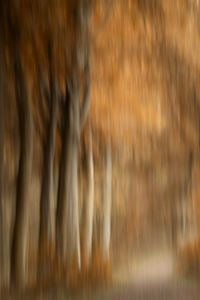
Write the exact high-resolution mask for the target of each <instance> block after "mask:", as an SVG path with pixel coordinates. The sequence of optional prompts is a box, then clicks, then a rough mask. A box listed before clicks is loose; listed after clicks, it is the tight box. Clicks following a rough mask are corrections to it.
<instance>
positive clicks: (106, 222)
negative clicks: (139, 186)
mask: <svg viewBox="0 0 200 300" xmlns="http://www.w3.org/2000/svg"><path fill="white" fill-rule="evenodd" d="M105 168H106V174H105V185H104V198H103V259H104V261H106V262H107V261H109V255H110V234H111V207H112V153H111V145H110V143H109V144H108V146H107V149H106V161H105Z"/></svg>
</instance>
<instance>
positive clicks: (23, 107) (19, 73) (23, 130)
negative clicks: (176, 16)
mask: <svg viewBox="0 0 200 300" xmlns="http://www.w3.org/2000/svg"><path fill="white" fill-rule="evenodd" d="M15 51H16V54H15V55H16V56H15V66H14V68H15V85H16V87H15V88H16V100H17V106H18V115H19V127H20V141H21V148H20V159H19V171H18V179H17V196H16V209H15V221H14V229H13V240H12V253H11V256H12V257H11V276H12V278H11V279H12V283H13V284H14V285H17V286H19V287H22V288H23V287H24V285H25V283H26V252H27V238H28V237H27V234H28V213H29V210H28V207H29V200H30V193H29V187H30V181H31V166H32V150H33V149H32V148H33V120H32V112H31V103H30V99H29V95H28V93H29V91H28V89H27V83H26V79H25V76H24V72H23V70H22V65H21V60H20V55H19V49H15Z"/></svg>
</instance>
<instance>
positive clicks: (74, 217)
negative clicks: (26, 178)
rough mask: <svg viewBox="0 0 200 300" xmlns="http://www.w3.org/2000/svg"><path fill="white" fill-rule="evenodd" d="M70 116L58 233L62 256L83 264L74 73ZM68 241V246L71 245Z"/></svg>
mask: <svg viewBox="0 0 200 300" xmlns="http://www.w3.org/2000/svg"><path fill="white" fill-rule="evenodd" d="M67 95H68V97H67V99H66V106H67V118H66V121H65V129H64V140H63V147H62V148H63V149H62V155H61V166H60V179H59V180H60V182H59V198H58V206H57V237H58V245H59V251H60V253H61V256H62V260H64V261H66V260H67V262H68V263H69V262H71V259H72V258H73V255H75V256H76V260H77V264H78V266H79V268H80V235H79V207H78V146H79V140H80V107H79V105H80V104H79V87H78V86H77V79H76V78H75V77H74V78H73V79H72V81H71V83H69V84H68V87H67ZM67 244H68V247H67Z"/></svg>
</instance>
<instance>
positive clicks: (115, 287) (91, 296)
mask: <svg viewBox="0 0 200 300" xmlns="http://www.w3.org/2000/svg"><path fill="white" fill-rule="evenodd" d="M113 274H114V275H113V281H112V284H110V285H109V284H108V285H107V286H99V287H96V288H92V289H85V290H83V291H82V292H77V293H73V295H72V294H70V293H68V292H66V291H65V290H62V289H57V290H55V289H52V291H48V292H47V293H44V294H41V295H38V296H36V295H34V296H31V295H30V294H29V295H27V296H24V297H22V295H21V297H19V298H18V297H16V295H15V297H8V298H7V297H6V298H5V300H7V299H9V300H12V299H25V300H28V299H30V300H32V299H39V300H43V299H45V300H95V299H96V300H105V299H108V300H131V299H133V300H178V299H181V300H197V299H200V287H198V283H197V282H194V281H192V280H185V279H181V278H178V277H177V276H176V274H175V272H174V264H173V256H172V253H171V252H170V251H167V250H161V251H160V250H159V251H158V250H157V251H155V250H154V251H150V252H149V251H148V250H147V251H145V253H140V254H138V255H134V258H132V259H128V262H126V263H123V264H122V265H121V266H117V267H116V268H114V270H113ZM2 300H4V299H3V298H2Z"/></svg>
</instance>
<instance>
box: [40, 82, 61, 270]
mask: <svg viewBox="0 0 200 300" xmlns="http://www.w3.org/2000/svg"><path fill="white" fill-rule="evenodd" d="M57 100H58V99H57V97H56V88H55V84H54V86H53V87H52V92H51V110H50V123H49V128H48V134H47V141H46V145H45V151H44V165H43V178H42V191H41V200H40V233H39V264H41V263H42V261H43V259H44V258H45V257H44V256H47V259H49V255H53V253H54V245H55V214H54V155H55V135H56V122H57V112H58V103H57V102H58V101H57ZM39 270H40V271H41V268H40V266H39Z"/></svg>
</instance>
